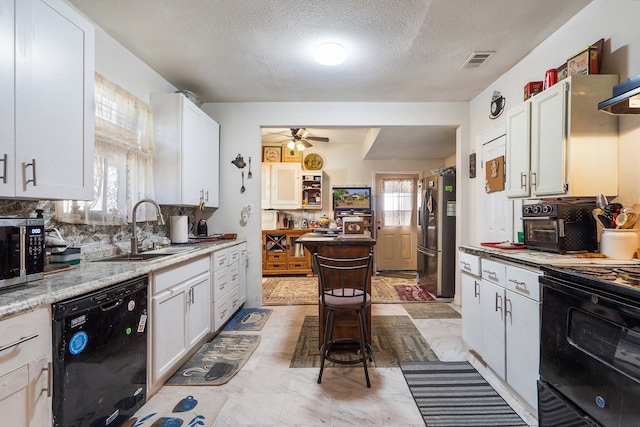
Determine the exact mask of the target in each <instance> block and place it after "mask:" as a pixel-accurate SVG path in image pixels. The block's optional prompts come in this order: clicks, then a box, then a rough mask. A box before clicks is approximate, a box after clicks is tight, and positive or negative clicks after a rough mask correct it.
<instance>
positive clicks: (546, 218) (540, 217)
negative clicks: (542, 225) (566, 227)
mask: <svg viewBox="0 0 640 427" xmlns="http://www.w3.org/2000/svg"><path fill="white" fill-rule="evenodd" d="M520 219H522V220H526V221H529V220H531V221H549V220H551V219H556V217H550V216H526V217H524V218H520Z"/></svg>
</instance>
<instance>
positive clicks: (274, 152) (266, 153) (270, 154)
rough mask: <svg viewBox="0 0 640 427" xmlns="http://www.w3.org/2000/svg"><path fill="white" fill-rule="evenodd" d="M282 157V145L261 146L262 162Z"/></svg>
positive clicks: (276, 160) (275, 160) (277, 159)
mask: <svg viewBox="0 0 640 427" xmlns="http://www.w3.org/2000/svg"><path fill="white" fill-rule="evenodd" d="M281 157H282V147H262V161H263V162H270V163H273V162H280V161H281Z"/></svg>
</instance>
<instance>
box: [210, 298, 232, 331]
mask: <svg viewBox="0 0 640 427" xmlns="http://www.w3.org/2000/svg"><path fill="white" fill-rule="evenodd" d="M231 314H232V312H231V304H230V300H229V294H227V295H225V296H224V297H222V298H220V300H217V301H215V302H214V303H213V318H212V319H211V320H212V323H213V328H212V329H213V330H214V331H217V330H219V329H220V328H222V326H224V323H225V322H226V321H227V320H228V319H229V318H230V317H231Z"/></svg>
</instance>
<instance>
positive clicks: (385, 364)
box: [289, 316, 438, 368]
mask: <svg viewBox="0 0 640 427" xmlns="http://www.w3.org/2000/svg"><path fill="white" fill-rule="evenodd" d="M319 333H320V332H319V329H318V316H306V317H305V318H304V322H303V324H302V328H301V329H300V336H299V337H298V343H297V344H296V348H295V350H294V351H293V357H292V358H291V363H290V364H289V367H290V368H315V367H320V348H319V347H320V346H319V340H320V338H319ZM371 348H372V350H373V363H372V364H371V366H375V367H378V368H389V367H397V366H398V363H399V362H400V361H418V360H438V356H436V354H435V353H434V352H433V350H431V347H429V344H427V342H426V341H425V339H424V338H423V337H422V335H421V334H420V331H418V329H417V328H416V327H415V325H414V324H413V322H412V321H411V319H410V318H409V317H408V316H371ZM325 366H345V365H336V364H334V363H332V362H328V361H326V362H325Z"/></svg>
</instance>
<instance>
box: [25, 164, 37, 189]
mask: <svg viewBox="0 0 640 427" xmlns="http://www.w3.org/2000/svg"><path fill="white" fill-rule="evenodd" d="M28 167H31V176H32V179H27V168H28ZM22 176H23V179H24V186H25V188H26V187H27V184H29V183H30V182H32V183H33V186H34V187H36V186H37V185H38V181H37V180H36V159H31V163H23V164H22Z"/></svg>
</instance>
